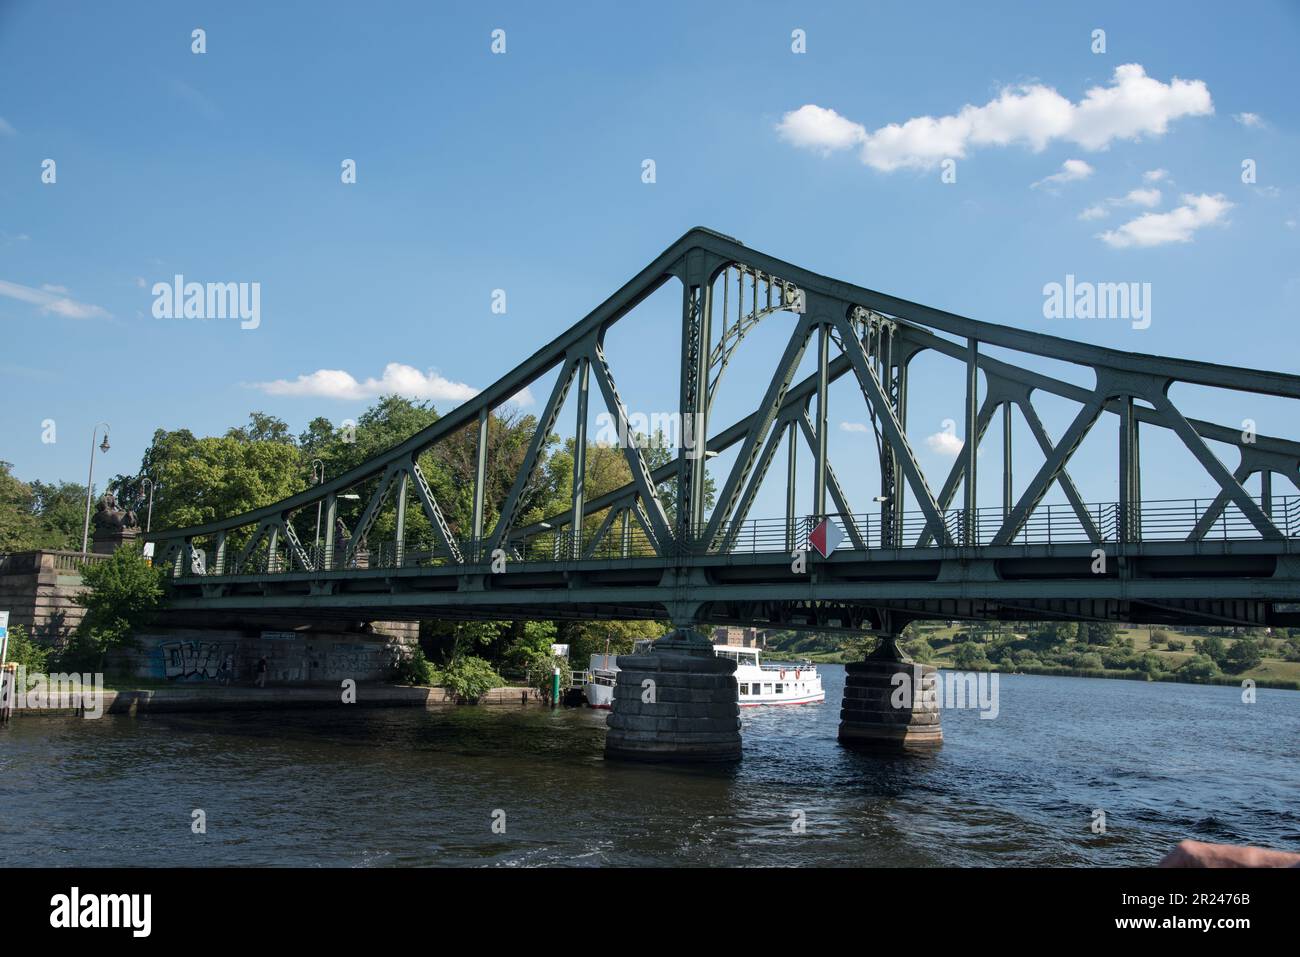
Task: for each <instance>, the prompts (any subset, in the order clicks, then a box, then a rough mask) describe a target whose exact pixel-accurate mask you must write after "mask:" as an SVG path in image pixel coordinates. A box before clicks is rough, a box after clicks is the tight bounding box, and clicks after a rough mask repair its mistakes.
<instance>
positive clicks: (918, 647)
mask: <svg viewBox="0 0 1300 957" xmlns="http://www.w3.org/2000/svg"><path fill="white" fill-rule="evenodd" d="M903 650H904V651H905V652H907V654H908V655H909V656H910V657H911V658H912V660H913V661H920V662H926V661H929V660H931V659H932V658H933V657H934V648H933V647H931V645H930V642H929V641H927V640H926V639H924V638H913V639H911V640H910V641H905V642H903Z"/></svg>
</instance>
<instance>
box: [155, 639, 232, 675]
mask: <svg viewBox="0 0 1300 957" xmlns="http://www.w3.org/2000/svg"><path fill="white" fill-rule="evenodd" d="M158 647H159V649H160V650H161V651H162V657H163V675H164V676H165V677H167V678H168V679H170V680H172V681H222V680H225V681H233V680H234V677H235V675H234V665H235V643H234V642H233V641H169V642H164V643H163V644H161V645H159V646H158Z"/></svg>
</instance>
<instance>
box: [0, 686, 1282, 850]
mask: <svg viewBox="0 0 1300 957" xmlns="http://www.w3.org/2000/svg"><path fill="white" fill-rule="evenodd" d="M821 671H822V673H823V678H824V684H825V687H826V691H827V703H826V704H823V705H809V706H803V707H787V708H765V709H750V708H746V709H744V711H743V718H744V760H743V761H742V762H741V763H740V764H739V765H737V766H735V767H733V768H729V769H718V768H712V769H709V768H685V767H671V766H641V765H629V764H620V763H614V762H610V763H606V762H605V760H604V759H603V757H602V747H603V743H604V735H605V715H604V713H603V712H595V711H591V710H588V709H585V708H582V709H559V710H556V711H550V710H547V709H543V708H538V707H530V708H520V709H511V708H499V707H498V708H485V707H478V708H472V707H465V708H458V709H456V710H454V711H429V712H425V711H422V710H415V709H408V708H397V709H369V710H368V709H363V708H359V707H344V706H340V708H339V710H338V711H329V712H322V711H298V712H294V711H279V712H271V711H268V712H242V713H230V714H220V715H214V714H186V715H165V716H164V715H158V716H151V717H143V718H127V717H104V718H101V719H100V720H90V721H88V720H83V719H77V718H43V717H35V716H30V715H20V716H18V717H17V718H16V719H15V720H14V721H13V722H12V724H11V725H10V726H9V728H7V729H5V730H0V865H4V866H16V865H17V866H21V865H54V866H58V865H78V866H84V865H217V866H233V865H241V866H249V865H251V866H275V865H307V866H312V865H342V866H390V865H421V866H425V865H503V866H534V865H570V864H571V865H595V864H618V865H666V866H690V865H748V866H754V865H778V866H781V865H801V866H808V865H814V866H815V865H821V866H838V865H866V866H892V865H949V866H952V865H955V866H984V865H1100V866H1117V865H1125V864H1148V863H1153V862H1155V861H1157V860H1158V859H1159V858H1160V857H1161V856H1162V855H1163V854H1164V853H1165V852H1166V851H1167V850H1168V849H1169V848H1170V847H1172V846H1173V844H1174V843H1176V842H1177V841H1178V840H1179V839H1181V838H1183V837H1193V838H1199V839H1201V840H1213V841H1230V842H1242V843H1254V844H1259V845H1265V846H1270V847H1275V848H1281V849H1287V850H1300V768H1298V767H1297V751H1298V750H1300V747H1298V746H1300V692H1292V691H1272V690H1268V689H1263V690H1260V691H1259V692H1258V700H1257V701H1256V702H1255V703H1254V704H1244V703H1243V702H1242V701H1241V692H1240V690H1239V689H1236V688H1229V687H1202V686H1193V685H1179V684H1146V683H1139V682H1133V681H1105V680H1096V679H1083V678H1047V677H1034V676H1005V675H1004V676H1002V677H1001V680H1000V688H999V690H1000V697H999V713H998V716H997V717H996V718H995V719H992V720H988V719H981V718H980V717H979V712H978V711H974V710H962V711H956V710H948V711H945V712H944V713H943V724H944V736H945V742H944V746H943V748H942V750H941V751H939V752H938V753H937V754H934V755H923V756H898V757H878V756H868V755H862V754H857V753H853V752H850V751H846V750H844V749H843V748H841V747H840V746H839V745H838V744H836V741H835V732H836V727H837V725H838V721H839V701H840V693H841V689H842V688H843V683H844V671H843V669H842V668H841V667H839V666H835V665H823V666H821ZM362 693H363V694H364V688H363V689H362ZM196 809H200V810H202V811H203V813H204V816H205V818H206V833H200V834H196V833H193V830H192V821H194V820H195V815H194V812H195V810H196ZM1098 809H1100V810H1101V811H1104V813H1105V824H1106V833H1105V834H1096V833H1093V829H1092V827H1093V821H1094V813H1093V812H1094V811H1095V810H1098ZM494 821H495V822H497V825H498V826H497V828H496V830H494V828H493V824H494ZM801 823H802V829H801V828H800V826H799V825H800V824H801ZM502 824H503V825H504V833H500V830H501V825H502Z"/></svg>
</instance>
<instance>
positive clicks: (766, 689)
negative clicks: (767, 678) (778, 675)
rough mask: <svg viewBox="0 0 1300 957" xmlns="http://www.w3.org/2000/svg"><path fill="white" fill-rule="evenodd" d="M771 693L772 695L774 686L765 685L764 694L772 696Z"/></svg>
mask: <svg viewBox="0 0 1300 957" xmlns="http://www.w3.org/2000/svg"><path fill="white" fill-rule="evenodd" d="M771 693H772V686H771V685H763V694H771Z"/></svg>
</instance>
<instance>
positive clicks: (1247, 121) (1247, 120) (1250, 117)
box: [1232, 113, 1264, 128]
mask: <svg viewBox="0 0 1300 957" xmlns="http://www.w3.org/2000/svg"><path fill="white" fill-rule="evenodd" d="M1232 118H1233V119H1234V120H1236V121H1237V122H1238V123H1240V124H1241V125H1242V126H1251V127H1256V128H1258V127H1262V126H1263V125H1264V117H1262V116H1260V115H1259V114H1258V113H1234V114H1232Z"/></svg>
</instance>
